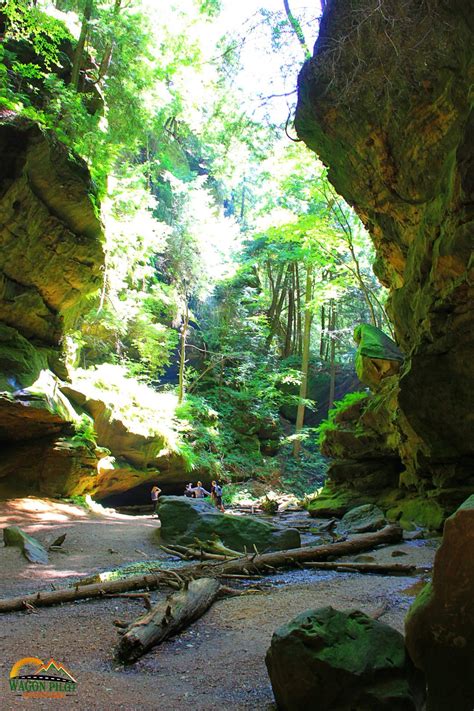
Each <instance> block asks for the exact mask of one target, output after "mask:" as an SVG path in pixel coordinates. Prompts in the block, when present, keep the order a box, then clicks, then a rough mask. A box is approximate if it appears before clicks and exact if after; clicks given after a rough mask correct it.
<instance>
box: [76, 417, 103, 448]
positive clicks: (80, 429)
mask: <svg viewBox="0 0 474 711" xmlns="http://www.w3.org/2000/svg"><path fill="white" fill-rule="evenodd" d="M71 442H72V443H73V444H76V445H78V446H81V447H88V448H89V449H95V448H96V447H97V433H96V431H95V428H94V420H93V419H92V417H89V415H86V414H85V413H84V414H82V415H81V417H80V419H79V420H77V421H76V422H75V423H74V435H73V436H72V437H71Z"/></svg>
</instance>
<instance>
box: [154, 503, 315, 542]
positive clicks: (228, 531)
mask: <svg viewBox="0 0 474 711" xmlns="http://www.w3.org/2000/svg"><path fill="white" fill-rule="evenodd" d="M158 513H159V516H160V520H161V529H160V531H159V535H160V537H161V539H162V540H163V541H164V542H169V543H179V544H181V545H187V544H189V543H194V541H195V539H196V538H198V539H199V540H202V541H207V540H209V539H211V538H212V537H213V536H216V535H217V536H218V538H220V540H221V541H222V542H223V543H224V545H226V546H227V547H228V548H232V549H233V550H238V551H244V550H245V549H247V550H253V546H254V545H255V546H256V547H257V549H258V551H260V552H262V553H263V551H271V550H286V549H290V548H298V547H299V546H300V545H301V541H300V534H299V533H298V531H297V530H296V529H293V528H278V527H277V526H274V525H272V524H270V523H267V522H266V521H261V520H259V519H257V518H254V517H251V516H232V515H231V514H227V513H225V514H222V513H220V511H217V509H216V508H215V507H214V506H212V504H210V503H208V502H207V501H202V500H199V499H188V498H186V497H185V496H163V497H161V499H160V503H159V509H158Z"/></svg>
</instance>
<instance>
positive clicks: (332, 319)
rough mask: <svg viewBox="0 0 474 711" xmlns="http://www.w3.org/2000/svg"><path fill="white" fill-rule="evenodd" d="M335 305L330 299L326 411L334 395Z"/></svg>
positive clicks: (330, 406) (329, 407) (331, 404)
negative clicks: (328, 376) (329, 352)
mask: <svg viewBox="0 0 474 711" xmlns="http://www.w3.org/2000/svg"><path fill="white" fill-rule="evenodd" d="M335 331H336V304H335V302H334V299H331V315H330V326H329V338H330V342H331V357H330V363H331V365H330V378H329V404H328V409H329V410H330V409H331V408H332V406H333V404H334V394H335V391H336V339H335Z"/></svg>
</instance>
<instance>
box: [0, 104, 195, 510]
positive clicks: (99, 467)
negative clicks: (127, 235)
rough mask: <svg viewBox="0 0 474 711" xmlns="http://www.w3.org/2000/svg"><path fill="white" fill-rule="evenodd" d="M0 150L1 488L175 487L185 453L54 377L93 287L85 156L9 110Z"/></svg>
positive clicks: (93, 490)
mask: <svg viewBox="0 0 474 711" xmlns="http://www.w3.org/2000/svg"><path fill="white" fill-rule="evenodd" d="M0 151H1V154H2V163H1V164H0V447H1V449H2V457H1V459H0V495H1V496H16V495H24V494H41V495H46V496H68V495H71V494H94V495H96V496H98V497H102V496H105V495H109V494H111V493H120V492H123V491H127V490H128V489H130V488H133V487H135V486H137V485H139V484H144V483H147V482H153V483H156V481H166V483H168V484H170V483H171V484H179V485H182V482H183V481H184V478H185V476H187V474H186V472H185V469H186V467H185V461H184V458H183V457H182V456H180V455H179V454H178V453H177V452H172V451H171V450H170V448H169V447H168V445H167V442H166V438H165V436H164V435H163V436H161V435H159V434H157V435H150V436H144V435H143V434H140V433H139V432H134V431H133V428H132V427H130V426H127V425H125V424H124V423H123V422H122V421H121V419H120V418H119V417H118V416H117V414H116V413H115V412H114V411H113V408H111V407H110V406H108V405H107V403H106V402H103V401H102V400H99V399H97V400H93V399H92V400H91V399H90V398H88V397H87V395H86V394H85V393H83V392H81V390H80V387H79V389H78V387H77V386H75V385H74V384H71V383H66V382H65V381H67V379H68V373H67V370H66V368H65V364H64V362H63V358H62V338H63V336H64V334H65V332H66V331H67V328H68V326H70V325H72V324H73V321H74V317H75V314H77V313H80V311H81V308H82V306H83V304H84V301H85V299H86V297H88V296H90V295H91V294H93V293H94V292H95V291H98V290H99V288H100V287H101V285H102V266H103V263H104V254H103V248H102V239H103V229H102V224H101V221H100V212H99V206H98V202H97V196H96V193H95V188H94V185H93V183H92V180H91V177H90V174H89V171H88V168H87V166H86V164H85V163H84V162H83V161H82V160H81V159H80V158H79V157H78V156H75V155H72V154H71V153H70V151H69V149H68V148H67V147H66V146H64V145H63V144H62V143H60V142H59V141H58V140H57V138H56V137H55V136H54V134H53V133H52V132H49V131H45V130H42V129H41V128H40V127H39V126H38V125H37V124H35V123H34V122H32V121H27V120H24V119H20V118H18V117H15V116H12V118H10V120H8V119H3V120H1V119H0ZM92 421H93V424H94V429H95V434H93V427H92ZM97 445H100V446H97ZM104 448H107V449H104Z"/></svg>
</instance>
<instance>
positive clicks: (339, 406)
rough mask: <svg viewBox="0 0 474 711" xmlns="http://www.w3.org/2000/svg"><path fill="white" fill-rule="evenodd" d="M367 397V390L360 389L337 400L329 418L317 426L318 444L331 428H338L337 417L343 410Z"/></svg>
mask: <svg viewBox="0 0 474 711" xmlns="http://www.w3.org/2000/svg"><path fill="white" fill-rule="evenodd" d="M366 398H367V393H366V392H365V391H360V390H358V391H356V392H351V393H347V394H346V395H344V397H343V398H342V399H341V400H337V401H336V402H335V403H334V405H333V407H332V408H331V410H329V413H328V418H327V419H326V420H323V421H322V422H321V423H320V425H319V427H318V428H317V433H318V437H317V441H318V444H319V445H321V444H322V441H323V439H324V437H325V434H326V432H328V431H329V430H334V429H336V422H335V419H336V417H337V415H338V414H339V413H341V412H343V411H344V410H347V409H348V408H349V407H352V406H353V405H355V404H356V403H358V402H361V401H362V400H365V399H366Z"/></svg>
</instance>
